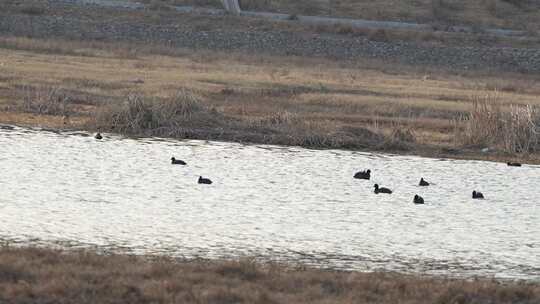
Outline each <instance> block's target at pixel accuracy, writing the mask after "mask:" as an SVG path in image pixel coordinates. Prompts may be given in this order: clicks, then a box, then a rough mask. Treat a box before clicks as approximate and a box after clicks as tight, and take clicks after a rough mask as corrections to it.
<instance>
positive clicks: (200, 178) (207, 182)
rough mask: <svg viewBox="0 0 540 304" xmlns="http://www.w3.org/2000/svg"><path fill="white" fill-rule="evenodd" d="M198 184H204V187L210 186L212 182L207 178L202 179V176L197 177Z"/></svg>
mask: <svg viewBox="0 0 540 304" xmlns="http://www.w3.org/2000/svg"><path fill="white" fill-rule="evenodd" d="M198 183H199V184H205V185H210V184H212V181H211V180H210V179H209V178H204V177H202V176H199V181H198Z"/></svg>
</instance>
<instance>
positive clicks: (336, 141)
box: [0, 37, 540, 162]
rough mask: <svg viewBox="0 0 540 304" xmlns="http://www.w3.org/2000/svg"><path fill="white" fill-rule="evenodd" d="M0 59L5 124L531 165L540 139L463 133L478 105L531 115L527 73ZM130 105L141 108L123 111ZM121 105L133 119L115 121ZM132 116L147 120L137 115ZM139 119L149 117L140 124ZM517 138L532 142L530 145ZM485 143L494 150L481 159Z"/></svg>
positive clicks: (305, 62)
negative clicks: (526, 111)
mask: <svg viewBox="0 0 540 304" xmlns="http://www.w3.org/2000/svg"><path fill="white" fill-rule="evenodd" d="M0 58H1V59H0V109H3V111H2V112H1V113H0V122H1V123H13V124H21V125H32V126H44V127H55V128H69V129H89V130H100V131H111V132H121V133H126V134H131V135H150V136H151V135H160V136H173V137H180V138H205V139H215V140H234V141H240V142H257V143H269V144H286V145H300V146H306V147H314V148H346V149H361V150H379V151H389V152H404V153H414V154H420V155H427V156H435V157H438V156H449V157H458V158H462V157H465V158H481V159H492V160H509V159H521V160H524V161H528V162H538V160H539V157H538V154H537V153H536V152H534V151H536V146H535V145H536V144H537V141H538V138H537V136H535V137H534V138H532V140H534V141H535V143H533V146H534V147H535V148H534V149H531V148H527V149H525V148H524V146H525V145H521V146H520V147H516V146H515V145H513V143H508V142H507V141H510V140H513V141H515V139H508V140H506V141H505V142H503V139H502V136H500V139H499V137H497V136H493V137H487V138H486V137H482V135H481V134H469V133H470V132H472V131H475V130H478V129H479V128H478V127H479V126H480V121H478V122H476V121H472V123H471V121H469V120H468V118H470V117H472V116H471V115H472V114H473V113H474V109H478V106H484V107H486V106H487V107H490V113H491V112H495V111H499V112H504V113H506V112H508V113H510V112H509V111H510V110H512V109H514V110H515V109H518V110H522V109H527V105H530V106H531V107H530V108H529V110H531V111H532V114H534V115H537V112H536V107H537V106H538V105H539V103H540V101H539V100H538V98H537V96H538V94H539V91H540V86H538V85H537V84H538V77H537V76H535V75H521V74H504V73H501V74H497V75H494V74H482V73H480V72H478V73H475V72H469V73H467V74H457V73H452V72H447V71H442V70H440V69H438V70H436V69H433V70H430V69H429V68H414V67H410V66H399V65H390V64H385V63H384V62H377V61H373V60H371V61H367V60H366V61H360V60H356V61H355V62H344V61H341V62H340V61H333V60H327V59H320V58H319V59H310V58H298V57H272V56H263V55H249V54H240V53H227V54H225V53H219V52H204V51H199V52H195V53H193V52H191V51H189V50H182V49H170V48H167V47H163V46H144V45H138V44H119V43H115V44H113V43H104V42H75V41H61V40H52V39H49V40H39V39H27V38H9V37H5V38H1V39H0ZM186 96H188V97H186ZM186 98H187V99H189V100H190V102H189V104H188V105H187V107H193V108H192V109H188V112H189V113H188V112H185V109H184V108H185V107H186V105H185V104H184V103H185V100H180V99H186ZM171 100H173V102H170V101H171ZM179 100H180V101H179ZM134 102H135V103H137V102H138V104H134ZM179 102H180V103H182V104H179ZM151 104H154V105H158V106H159V107H161V108H160V109H159V111H161V112H163V111H162V110H163V109H164V107H169V108H168V109H169V110H170V111H169V112H171V111H173V110H174V111H173V112H174V113H177V112H178V111H177V109H172V108H171V106H172V107H178V106H179V107H181V108H182V109H180V112H182V113H180V112H178V113H180V114H179V115H176V116H174V115H173V116H174V117H169V116H167V117H168V118H167V117H160V118H159V119H157V118H156V115H153V116H152V111H154V112H159V111H158V110H157V109H156V106H149V105H151ZM133 106H135V107H138V108H137V109H133V108H131V109H128V108H129V107H133ZM126 110H129V111H128V112H129V113H130V115H131V116H129V117H124V118H122V119H123V120H122V119H120V118H119V117H120V114H119V113H120V112H121V113H124V114H125V113H126ZM133 111H136V112H137V111H138V114H141V115H142V114H144V113H142V111H146V112H148V113H149V115H147V116H144V115H142V116H141V117H138V118H137V117H135V116H133V115H132V114H133ZM184 112H185V113H184ZM107 113H109V114H110V113H116V114H115V115H112V116H111V115H108V116H107V115H105V114H107ZM186 113H187V114H189V115H187V116H186ZM138 114H137V115H138ZM154 114H156V113H154ZM192 114H193V115H192ZM143 116H144V117H146V118H148V117H152V118H150V119H147V121H144V120H142V117H143ZM475 117H476V118H478V119H482V118H481V117H479V116H478V115H477V116H475ZM501 117H502V116H501ZM484 118H485V119H486V121H489V119H490V118H489V117H484ZM533 118H535V119H536V116H534V117H533ZM134 119H137V123H136V126H135V124H134V121H133V120H134ZM166 119H169V120H170V121H169V122H165V120H166ZM508 119H509V118H508ZM112 120H114V121H112ZM128 120H132V121H128ZM158 120H159V121H158ZM486 121H484V122H483V123H486ZM513 130H514V128H512V129H511V130H510V131H511V132H513ZM516 130H517V129H516ZM467 132H469V133H467ZM492 134H494V133H491V135H492ZM525 140H527V145H530V141H531V138H529V139H525ZM483 147H491V148H493V150H492V151H495V152H494V153H488V154H481V153H480V152H479V150H480V149H481V148H483ZM527 147H529V146H527ZM531 151H532V153H528V152H531Z"/></svg>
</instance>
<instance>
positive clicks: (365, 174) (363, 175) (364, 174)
mask: <svg viewBox="0 0 540 304" xmlns="http://www.w3.org/2000/svg"><path fill="white" fill-rule="evenodd" d="M506 164H507V165H508V166H510V167H521V164H520V163H516V162H508V163H506ZM354 178H356V179H365V180H370V179H371V170H369V169H368V170H364V171H360V172H357V173H356V174H355V175H354ZM430 185H431V184H430V183H429V182H428V181H426V180H425V179H424V178H423V177H421V178H420V182H419V183H418V186H420V187H427V186H430ZM373 187H374V188H375V191H374V192H375V194H379V193H385V194H392V190H390V189H388V188H384V187H380V186H379V184H375V185H374V186H373ZM472 198H473V199H484V194H482V192H480V191H476V190H473V192H472ZM413 203H415V204H417V205H422V204H424V198H423V197H421V196H420V195H418V194H415V195H414V198H413Z"/></svg>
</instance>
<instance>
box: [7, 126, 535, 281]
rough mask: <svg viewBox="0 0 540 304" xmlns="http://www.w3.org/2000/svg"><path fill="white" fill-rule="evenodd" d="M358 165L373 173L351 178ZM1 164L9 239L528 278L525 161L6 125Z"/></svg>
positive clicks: (531, 236) (531, 274)
mask: <svg viewBox="0 0 540 304" xmlns="http://www.w3.org/2000/svg"><path fill="white" fill-rule="evenodd" d="M173 155H174V156H176V157H177V158H179V159H183V160H185V161H187V162H188V166H185V167H184V166H173V165H171V164H170V161H169V159H170V157H171V156H173ZM364 168H370V169H371V170H372V171H373V173H372V181H361V180H355V179H353V178H352V176H353V174H354V173H355V172H356V171H358V170H360V169H364ZM0 170H1V179H0V238H1V239H3V240H5V241H9V242H14V243H23V244H24V243H33V242H34V243H39V244H42V243H45V244H59V243H60V244H63V245H64V246H69V244H72V245H73V246H75V245H76V246H98V247H99V248H117V249H121V250H123V251H128V252H132V253H141V254H166V255H173V256H180V257H205V258H215V257H230V256H243V255H249V256H255V257H259V258H263V259H272V260H279V261H287V262H301V263H304V264H308V265H314V266H317V267H330V268H337V269H357V270H377V269H384V270H393V271H401V272H422V273H429V274H444V275H452V276H454V275H457V276H476V275H480V276H489V277H496V278H521V279H532V280H539V279H540V209H539V208H538V207H537V206H538V205H539V204H540V167H537V166H524V167H521V168H514V167H507V166H506V165H505V164H500V163H492V162H482V161H461V160H439V159H429V158H420V157H412V156H391V155H383V154H366V153H358V152H350V151H341V150H326V151H317V150H307V149H301V148H288V147H287V148H285V147H274V146H246V145H240V144H234V143H222V142H205V141H174V140H162V139H142V140H135V139H126V138H122V137H118V136H110V135H107V136H105V139H104V140H102V141H97V140H95V139H94V138H92V137H91V136H90V137H89V136H87V135H86V134H83V133H71V134H70V133H60V134H58V133H53V132H44V131H38V130H29V129H23V128H15V129H13V130H7V129H1V130H0ZM199 175H203V176H205V177H209V178H211V179H212V180H213V181H214V184H213V185H210V186H208V185H198V184H197V178H198V176H199ZM420 177H424V178H426V179H427V180H428V181H431V182H434V183H436V185H433V186H430V187H427V188H421V187H418V186H417V184H418V181H419V179H420ZM374 182H378V183H379V184H381V185H383V186H386V187H390V188H392V189H393V190H394V191H395V192H394V194H392V195H383V194H379V195H376V194H374V193H373V183H374ZM474 189H476V190H480V191H482V192H483V193H484V194H485V196H486V199H485V200H483V201H476V200H472V199H471V197H470V196H471V192H472V190H474ZM415 194H420V195H421V196H423V197H424V199H425V200H426V205H414V204H413V203H412V199H413V196H414V195H415ZM66 244H68V245H66Z"/></svg>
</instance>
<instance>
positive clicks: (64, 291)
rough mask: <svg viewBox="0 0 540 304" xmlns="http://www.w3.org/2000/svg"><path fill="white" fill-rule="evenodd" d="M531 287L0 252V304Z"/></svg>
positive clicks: (327, 297) (510, 294)
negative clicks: (5, 303) (3, 303)
mask: <svg viewBox="0 0 540 304" xmlns="http://www.w3.org/2000/svg"><path fill="white" fill-rule="evenodd" d="M539 300H540V286H539V285H538V284H537V283H525V282H507V283H501V282H496V281H491V280H487V279H486V280H483V279H477V280H453V279H444V278H429V277H422V276H412V275H401V274H395V273H359V272H336V271H324V270H317V269H309V268H305V267H291V266H287V265H277V264H273V263H257V262H255V260H253V259H240V260H236V261H205V260H195V261H189V260H182V261H179V260H173V259H169V258H157V257H155V258H151V259H149V258H144V257H134V256H123V255H97V254H95V253H92V252H88V251H72V252H62V251H55V250H49V249H37V248H22V249H21V248H11V247H3V248H2V249H0V301H2V302H8V303H13V304H18V303H79V304H84V303H131V304H138V303H220V304H221V303H223V304H224V303H441V304H443V303H448V304H453V303H492V304H496V303H522V304H528V303H531V304H532V303H538V301H539Z"/></svg>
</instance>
